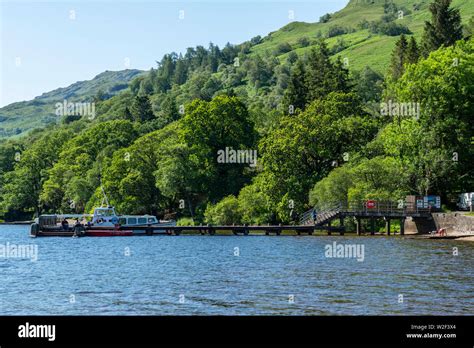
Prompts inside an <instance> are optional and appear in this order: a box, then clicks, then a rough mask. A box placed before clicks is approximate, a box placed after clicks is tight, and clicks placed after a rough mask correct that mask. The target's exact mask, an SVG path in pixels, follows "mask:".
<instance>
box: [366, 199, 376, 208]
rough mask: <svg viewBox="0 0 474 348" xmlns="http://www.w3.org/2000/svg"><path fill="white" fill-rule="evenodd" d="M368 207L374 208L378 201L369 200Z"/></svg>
mask: <svg viewBox="0 0 474 348" xmlns="http://www.w3.org/2000/svg"><path fill="white" fill-rule="evenodd" d="M366 206H367V209H374V208H375V207H376V206H377V203H376V202H375V201H372V200H370V201H367V203H366Z"/></svg>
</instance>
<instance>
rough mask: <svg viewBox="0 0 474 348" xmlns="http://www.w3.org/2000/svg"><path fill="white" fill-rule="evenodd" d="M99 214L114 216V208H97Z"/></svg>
mask: <svg viewBox="0 0 474 348" xmlns="http://www.w3.org/2000/svg"><path fill="white" fill-rule="evenodd" d="M96 212H97V216H112V215H115V214H114V211H113V210H112V209H100V210H97V211H96Z"/></svg>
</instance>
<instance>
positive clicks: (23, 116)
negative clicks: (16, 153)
mask: <svg viewBox="0 0 474 348" xmlns="http://www.w3.org/2000/svg"><path fill="white" fill-rule="evenodd" d="M141 73H142V71H140V70H122V71H105V72H103V73H101V74H99V75H97V76H96V77H94V78H93V79H92V80H86V81H79V82H76V83H74V84H72V85H70V86H68V87H64V88H58V89H55V90H54V91H51V92H47V93H43V94H42V95H40V96H39V97H36V98H35V99H33V100H30V101H24V102H17V103H12V104H10V105H7V106H5V107H3V108H0V138H4V137H14V136H18V135H20V134H23V133H25V132H27V131H29V130H31V129H35V128H40V127H44V126H46V125H48V124H51V123H56V122H57V121H58V117H57V116H56V115H55V107H54V105H55V104H56V103H57V102H63V101H64V100H67V101H68V102H76V101H80V102H87V101H92V99H93V98H94V97H95V96H97V95H98V94H99V93H100V94H101V95H102V98H103V99H107V98H110V97H112V96H114V95H116V94H118V93H120V92H121V91H123V90H124V89H127V88H128V83H129V82H130V81H131V80H132V79H133V78H135V77H136V76H138V75H139V74H141Z"/></svg>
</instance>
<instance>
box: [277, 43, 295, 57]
mask: <svg viewBox="0 0 474 348" xmlns="http://www.w3.org/2000/svg"><path fill="white" fill-rule="evenodd" d="M291 50H293V48H292V47H291V45H290V44H289V43H288V42H283V43H281V44H279V45H278V46H277V48H276V49H275V51H273V53H274V54H276V55H279V54H284V53H287V52H290V51H291Z"/></svg>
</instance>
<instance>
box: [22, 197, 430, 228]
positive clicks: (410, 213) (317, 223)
mask: <svg viewBox="0 0 474 348" xmlns="http://www.w3.org/2000/svg"><path fill="white" fill-rule="evenodd" d="M407 217H412V218H413V219H420V220H427V219H432V217H431V211H430V209H420V208H417V207H414V206H407V205H402V206H400V204H399V203H396V202H375V201H366V202H362V203H358V204H351V205H347V206H346V207H343V206H342V205H341V204H338V205H335V206H332V207H329V208H326V209H320V210H316V209H311V210H309V211H307V212H305V213H304V214H302V217H301V219H300V221H299V224H298V225H222V226H216V225H200V226H156V225H148V226H133V227H124V226H117V227H116V228H115V229H110V228H109V229H103V231H104V236H130V235H133V236H137V235H144V236H152V235H176V236H178V235H180V234H182V233H183V232H194V234H201V235H211V236H213V235H216V234H230V233H232V234H233V235H243V236H248V235H251V234H255V233H257V234H259V235H263V234H264V235H267V236H268V235H277V236H280V235H281V234H282V233H283V232H285V234H289V233H292V234H293V235H313V234H314V233H315V232H316V231H326V232H327V234H328V235H331V234H332V233H337V234H339V235H344V233H345V232H346V227H345V221H346V219H348V218H350V219H352V220H353V221H354V222H355V226H356V234H357V235H361V234H362V233H363V231H362V221H363V220H368V221H370V224H369V225H370V228H369V230H370V231H369V232H370V234H371V235H375V233H376V228H375V222H376V220H380V219H382V220H383V221H384V222H385V232H386V234H387V235H390V234H391V232H392V231H391V224H392V221H393V220H398V221H399V222H400V235H404V234H405V229H404V225H405V220H406V218H407ZM333 221H338V225H337V226H333V224H332V223H333ZM97 230H99V231H100V228H99V227H97V226H95V227H94V226H93V227H90V228H88V227H81V231H80V233H77V231H73V230H71V231H61V230H49V231H48V230H42V229H41V228H39V229H38V228H37V230H35V231H33V228H32V232H31V235H32V236H34V237H46V236H51V237H53V236H54V237H62V236H64V237H76V236H77V237H82V236H88V235H89V236H92V235H94V236H97V235H98V234H97ZM107 233H108V234H107ZM99 235H100V233H99Z"/></svg>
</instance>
